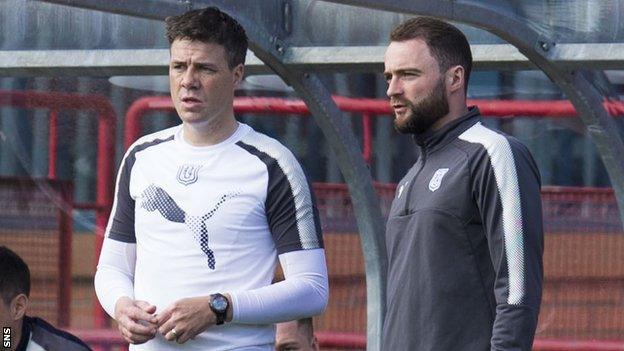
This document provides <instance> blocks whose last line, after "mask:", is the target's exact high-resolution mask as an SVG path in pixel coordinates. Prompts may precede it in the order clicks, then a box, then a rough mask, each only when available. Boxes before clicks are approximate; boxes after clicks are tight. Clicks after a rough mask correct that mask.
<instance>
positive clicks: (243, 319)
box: [95, 7, 328, 351]
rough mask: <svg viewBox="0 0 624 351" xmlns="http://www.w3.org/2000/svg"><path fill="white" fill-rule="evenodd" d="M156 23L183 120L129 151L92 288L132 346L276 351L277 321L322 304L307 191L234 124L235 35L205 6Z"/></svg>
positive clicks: (282, 162) (316, 228)
mask: <svg viewBox="0 0 624 351" xmlns="http://www.w3.org/2000/svg"><path fill="white" fill-rule="evenodd" d="M166 26H167V37H168V39H169V42H170V43H171V61H170V66H169V77H170V84H171V98H172V99H173V103H174V105H175V108H176V111H177V112H178V115H179V116H180V119H181V120H182V124H181V125H179V126H177V127H173V128H170V129H166V130H163V131H160V132H157V133H154V134H150V135H147V136H144V137H142V138H140V139H139V140H138V141H136V142H135V143H134V144H133V145H132V146H131V147H130V148H129V149H128V151H127V152H126V154H125V156H124V159H123V161H122V164H121V166H120V169H119V174H118V176H117V184H116V190H115V201H114V203H113V208H112V212H111V218H110V220H109V223H108V226H107V228H106V237H105V240H104V247H103V249H102V253H101V256H100V261H99V264H98V269H97V274H96V277H95V288H96V292H97V295H98V298H99V300H100V303H101V304H102V306H103V307H104V309H105V310H106V311H107V312H108V314H110V315H111V316H112V317H113V318H115V320H116V321H117V323H118V325H119V330H120V332H121V334H122V335H123V337H124V339H125V340H127V341H128V342H129V343H131V344H132V345H131V350H177V349H184V350H233V349H236V350H267V351H268V350H272V348H273V344H274V340H275V329H274V326H273V324H274V323H276V322H281V321H286V320H293V319H298V318H303V317H307V316H312V315H316V314H319V313H321V312H323V310H324V309H325V307H326V305H327V298H328V283H327V268H326V263H325V252H324V249H323V240H322V235H321V228H320V224H319V220H318V214H317V211H316V208H315V205H314V202H313V197H312V193H311V190H310V188H309V185H308V182H307V180H306V177H305V175H304V174H303V170H302V169H301V166H300V165H299V163H298V162H297V160H296V159H295V157H294V156H293V154H292V153H291V152H290V151H289V150H288V149H286V148H285V147H284V146H283V145H281V144H280V143H279V142H278V141H276V140H274V139H271V138H269V137H267V136H265V135H263V134H260V133H258V132H256V131H254V130H253V129H252V128H251V127H249V126H247V125H245V124H242V123H239V122H237V121H236V119H235V118H234V112H233V99H234V89H235V87H236V85H237V84H238V83H240V81H241V79H242V78H243V64H244V62H245V53H246V51H247V37H246V34H245V31H244V29H243V28H242V27H241V26H240V25H239V24H238V23H237V22H236V21H235V20H234V19H232V18H231V17H230V16H228V15H227V14H225V13H223V12H221V11H219V10H218V9H216V8H214V7H211V8H206V9H202V10H193V11H190V12H187V13H185V14H183V15H180V16H175V17H169V18H167V19H166ZM278 259H279V261H280V264H281V266H282V269H283V271H284V276H285V280H283V281H281V282H279V283H275V284H271V281H272V279H273V274H274V269H275V266H276V264H277V260H278ZM180 344H183V345H180Z"/></svg>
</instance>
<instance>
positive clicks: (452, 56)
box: [390, 17, 472, 88]
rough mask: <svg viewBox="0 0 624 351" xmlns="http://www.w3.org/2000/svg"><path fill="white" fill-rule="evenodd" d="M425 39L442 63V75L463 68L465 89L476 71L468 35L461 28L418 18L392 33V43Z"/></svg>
mask: <svg viewBox="0 0 624 351" xmlns="http://www.w3.org/2000/svg"><path fill="white" fill-rule="evenodd" d="M411 39H422V40H423V41H424V42H425V43H426V44H427V47H429V50H430V51H431V55H433V57H434V58H435V59H436V61H438V65H439V67H440V71H442V72H445V71H446V70H448V69H449V68H451V67H452V66H455V65H460V66H462V67H463V68H464V71H465V72H466V74H465V77H464V81H465V82H464V88H467V87H468V79H469V78H470V71H471V70H472V53H471V52H470V44H468V39H466V36H465V35H464V33H462V32H461V31H460V30H459V29H457V27H455V26H453V25H451V24H449V23H446V22H444V21H440V20H438V19H435V18H431V17H414V18H410V19H408V20H407V21H405V22H403V23H401V24H400V25H398V26H397V27H396V28H394V30H393V31H392V33H390V40H391V41H399V42H401V41H407V40H411Z"/></svg>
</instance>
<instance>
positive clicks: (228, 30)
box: [165, 6, 247, 69]
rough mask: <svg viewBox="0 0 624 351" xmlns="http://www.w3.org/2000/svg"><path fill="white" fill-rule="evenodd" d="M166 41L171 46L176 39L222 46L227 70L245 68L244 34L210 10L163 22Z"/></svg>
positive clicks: (218, 12)
mask: <svg viewBox="0 0 624 351" xmlns="http://www.w3.org/2000/svg"><path fill="white" fill-rule="evenodd" d="M165 24H166V27H167V39H168V40H169V44H172V43H173V42H174V41H175V40H176V39H188V40H198V41H203V42H206V43H214V44H219V45H222V46H223V47H224V48H225V53H226V55H227V60H228V66H229V68H230V69H232V68H234V67H236V66H237V65H238V64H245V55H246V54H247V34H245V29H244V28H243V27H242V26H241V25H240V24H239V23H238V22H237V21H236V20H235V19H233V18H232V17H230V16H229V15H228V14H226V13H225V12H222V11H221V10H219V9H218V8H216V7H214V6H211V7H207V8H204V9H198V10H191V11H188V12H186V13H183V14H181V15H179V16H169V17H167V18H165Z"/></svg>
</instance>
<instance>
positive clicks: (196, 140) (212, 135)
mask: <svg viewBox="0 0 624 351" xmlns="http://www.w3.org/2000/svg"><path fill="white" fill-rule="evenodd" d="M236 128H238V123H237V122H236V119H234V117H233V116H232V117H231V118H228V119H225V120H217V121H212V123H209V122H204V123H183V125H182V130H183V138H184V141H186V142H187V143H189V144H191V145H193V146H209V145H216V144H219V143H220V142H222V141H224V140H226V139H227V138H229V137H230V136H231V135H232V134H234V132H235V131H236Z"/></svg>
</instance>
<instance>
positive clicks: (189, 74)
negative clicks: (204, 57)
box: [182, 68, 197, 89]
mask: <svg viewBox="0 0 624 351" xmlns="http://www.w3.org/2000/svg"><path fill="white" fill-rule="evenodd" d="M182 87H183V88H185V89H194V88H197V77H196V71H195V70H194V69H193V68H189V69H187V70H186V71H185V72H184V75H183V76H182Z"/></svg>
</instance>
